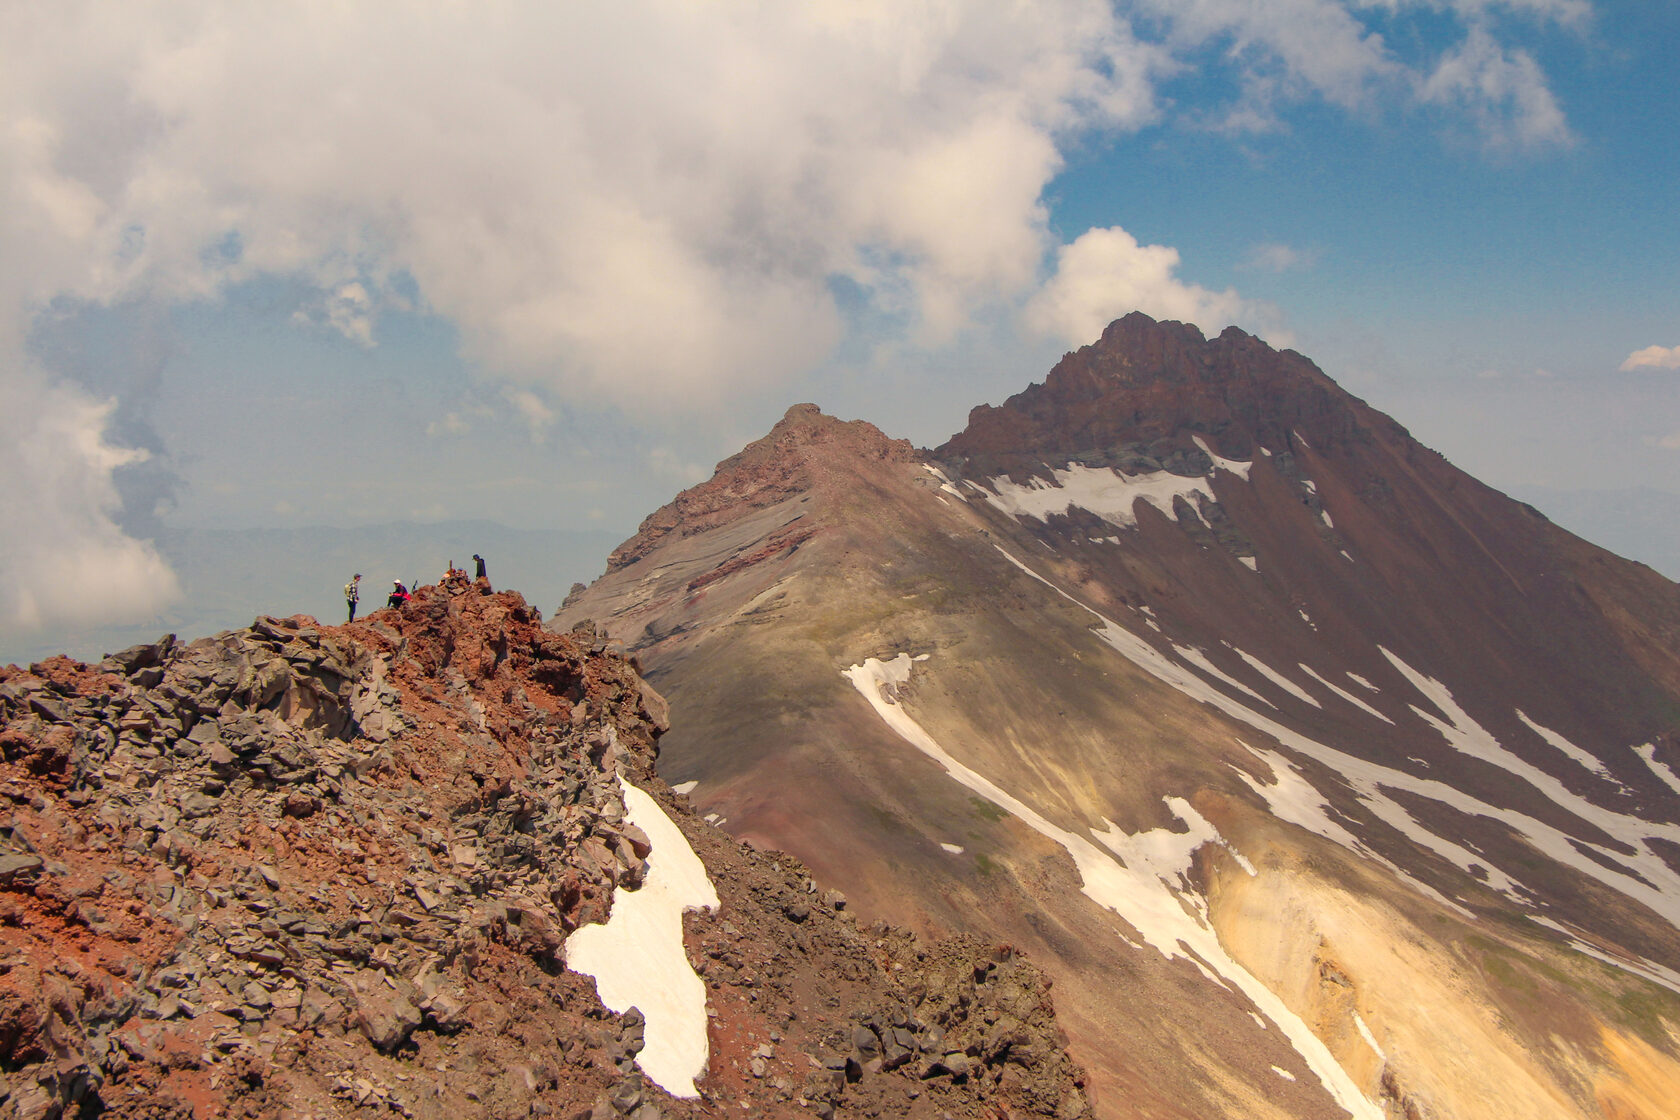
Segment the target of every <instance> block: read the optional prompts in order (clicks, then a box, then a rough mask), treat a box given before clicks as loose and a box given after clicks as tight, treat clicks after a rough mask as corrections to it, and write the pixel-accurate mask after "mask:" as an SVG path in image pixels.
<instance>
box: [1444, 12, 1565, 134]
mask: <svg viewBox="0 0 1680 1120" xmlns="http://www.w3.org/2000/svg"><path fill="white" fill-rule="evenodd" d="M1418 96H1419V97H1420V98H1421V99H1422V100H1424V101H1425V102H1430V103H1434V104H1441V105H1455V106H1458V107H1461V108H1463V109H1464V110H1465V111H1466V112H1468V113H1469V115H1470V118H1471V119H1472V120H1473V121H1474V122H1475V123H1476V125H1477V127H1478V129H1479V130H1480V131H1481V133H1482V137H1483V139H1484V140H1485V141H1487V142H1488V143H1490V144H1492V145H1493V146H1495V147H1509V148H1539V147H1546V146H1551V145H1560V144H1568V143H1571V142H1572V141H1573V140H1574V134H1573V133H1572V132H1571V131H1570V128H1569V123H1568V121H1566V120H1565V119H1564V115H1563V110H1562V109H1560V108H1559V107H1558V103H1557V99H1556V98H1554V97H1553V96H1552V91H1551V89H1550V88H1549V87H1548V85H1547V84H1546V76H1545V74H1544V73H1543V72H1542V71H1541V69H1540V66H1539V64H1538V63H1536V62H1535V61H1534V58H1533V56H1532V55H1530V54H1529V53H1528V52H1527V51H1523V50H1515V49H1508V48H1506V47H1504V46H1501V45H1500V44H1499V43H1498V42H1496V41H1495V40H1494V38H1493V36H1492V35H1491V34H1489V33H1488V31H1487V30H1486V28H1483V27H1480V26H1476V27H1472V28H1471V29H1470V33H1469V34H1468V35H1467V36H1466V37H1465V40H1464V42H1463V43H1462V44H1460V45H1459V47H1458V48H1457V49H1456V50H1453V51H1451V52H1449V53H1448V54H1447V55H1445V56H1444V57H1443V58H1442V59H1441V60H1440V62H1439V64H1438V65H1437V66H1436V67H1435V69H1434V70H1433V71H1432V72H1431V73H1430V74H1429V75H1428V77H1426V78H1424V79H1423V81H1422V83H1421V84H1420V86H1419V88H1418Z"/></svg>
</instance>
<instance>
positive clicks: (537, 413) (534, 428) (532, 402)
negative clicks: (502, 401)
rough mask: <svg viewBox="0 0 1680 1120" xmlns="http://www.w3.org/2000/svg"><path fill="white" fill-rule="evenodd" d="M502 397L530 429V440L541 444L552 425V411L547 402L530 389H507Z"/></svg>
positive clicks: (553, 417)
mask: <svg viewBox="0 0 1680 1120" xmlns="http://www.w3.org/2000/svg"><path fill="white" fill-rule="evenodd" d="M504 396H506V397H507V400H508V403H509V404H511V405H513V408H514V411H515V412H517V413H518V414H519V417H520V419H522V420H524V421H525V423H526V425H527V426H528V427H529V428H530V429H531V438H532V439H534V440H536V441H537V442H538V443H541V442H542V439H543V435H544V433H545V432H546V431H547V430H548V428H549V426H550V425H551V424H553V423H554V420H555V415H554V410H553V409H552V408H550V407H549V406H548V402H547V401H545V400H543V399H542V397H541V396H540V395H538V394H537V393H535V392H533V391H532V390H530V389H508V390H507V391H506V392H505V393H504Z"/></svg>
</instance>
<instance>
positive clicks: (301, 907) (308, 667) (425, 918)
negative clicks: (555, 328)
mask: <svg viewBox="0 0 1680 1120" xmlns="http://www.w3.org/2000/svg"><path fill="white" fill-rule="evenodd" d="M665 727H666V715H665V705H664V702H663V700H662V699H661V698H660V697H659V696H658V694H657V693H655V692H654V691H653V690H652V689H651V688H649V687H648V686H647V685H646V684H645V682H643V681H642V680H641V678H640V676H639V675H638V673H637V672H636V669H635V667H634V666H633V665H632V664H631V663H629V662H627V661H625V660H624V659H623V658H621V657H618V656H616V655H614V654H612V653H610V652H608V651H607V650H606V648H605V643H604V641H602V640H600V639H597V638H596V637H595V636H594V634H593V633H592V631H590V630H589V629H587V628H584V629H580V630H577V631H575V632H573V633H570V634H557V633H552V632H548V631H545V630H544V629H543V628H542V627H541V618H540V614H539V612H537V611H536V610H534V609H533V608H531V607H529V606H528V605H527V604H526V603H525V602H524V600H523V599H522V598H521V597H520V596H518V595H517V594H514V593H506V592H504V593H499V594H497V593H492V592H491V590H490V588H489V586H488V584H486V583H484V582H483V581H480V582H479V583H478V584H469V583H467V582H465V581H464V580H456V581H451V582H447V583H446V584H445V585H442V586H436V587H424V588H420V589H418V593H417V595H416V598H415V599H414V600H413V601H412V602H411V603H410V604H408V605H407V606H405V607H403V608H401V609H388V610H382V611H377V612H375V613H374V614H372V615H371V616H369V617H368V618H367V619H365V620H363V621H361V622H358V623H355V624H353V625H348V626H336V627H334V626H322V625H320V624H318V623H316V622H315V621H314V620H313V619H309V618H307V617H303V616H299V617H294V618H289V619H277V618H260V619H258V620H257V621H256V622H255V623H254V624H253V625H252V626H251V627H249V628H247V629H244V630H240V631H233V632H227V633H223V634H219V635H216V636H215V637H212V638H204V639H199V640H197V641H193V642H187V643H181V642H177V641H175V640H174V639H173V638H166V639H164V640H163V641H160V642H158V643H155V644H151V645H144V646H138V647H135V648H133V649H129V650H125V651H123V652H122V653H120V654H116V655H113V656H111V657H109V658H107V659H106V660H105V661H103V662H101V663H99V664H97V665H84V664H80V663H76V662H73V661H70V660H68V659H64V658H53V659H49V660H48V661H45V662H41V663H39V664H36V665H33V666H31V667H29V668H28V669H21V668H18V667H10V668H5V669H0V821H3V825H0V1117H13V1116H15V1117H27V1118H30V1120H36V1118H52V1117H59V1116H67V1115H79V1116H99V1115H108V1116H120V1117H160V1118H161V1117H189V1116H192V1117H209V1116H243V1117H267V1116H274V1117H293V1118H298V1120H302V1118H304V1117H327V1116H351V1115H368V1116H374V1115H386V1114H392V1113H394V1114H398V1115H402V1116H408V1117H445V1116H450V1117H455V1116H479V1115H482V1116H498V1117H503V1116H526V1115H529V1116H567V1117H591V1118H594V1120H606V1118H608V1117H616V1116H621V1115H630V1116H634V1117H637V1118H638V1120H652V1118H655V1117H660V1116H670V1117H688V1116H703V1115H707V1116H717V1115H749V1114H751V1115H788V1114H794V1113H807V1114H815V1115H820V1116H832V1115H840V1116H847V1115H871V1116H874V1115H882V1114H890V1115H905V1116H928V1117H934V1116H943V1115H949V1116H953V1117H968V1116H974V1117H978V1116H988V1117H989V1116H1005V1115H1009V1116H1023V1117H1024V1116H1057V1117H1063V1118H1068V1120H1071V1118H1074V1117H1079V1116H1083V1115H1086V1114H1087V1107H1086V1105H1085V1103H1084V1099H1083V1096H1082V1094H1081V1092H1080V1088H1079V1074H1078V1071H1077V1069H1076V1068H1074V1067H1073V1066H1072V1064H1071V1063H1070V1061H1069V1059H1068V1058H1067V1056H1066V1053H1065V1052H1064V1051H1063V1049H1062V1048H1061V1044H1060V1041H1059V1032H1058V1028H1057V1026H1056V1023H1055V1020H1054V1017H1053V1011H1052V1007H1051V1003H1050V999H1049V996H1048V983H1047V982H1046V981H1045V980H1044V979H1043V978H1042V977H1041V976H1040V975H1039V974H1038V972H1037V971H1036V969H1034V968H1033V967H1032V966H1031V965H1030V964H1028V963H1027V962H1026V961H1025V960H1023V959H1022V958H1020V957H1019V956H1018V955H1017V954H1016V953H1015V952H1014V951H1013V950H1011V949H1010V948H1008V947H1007V946H998V945H994V944H990V943H986V942H982V941H979V940H976V939H972V938H969V939H955V940H951V941H947V942H940V943H924V942H918V941H916V940H915V939H914V938H912V937H911V936H910V935H909V934H908V933H907V932H906V931H903V930H897V929H894V928H892V927H890V926H886V925H876V926H873V927H870V928H865V929H860V928H859V927H858V925H857V924H856V922H855V920H854V919H853V918H852V915H851V913H850V911H849V910H848V909H847V908H846V906H845V900H844V898H843V897H841V896H840V895H838V893H837V892H831V891H824V890H822V889H821V888H820V887H819V886H818V885H817V884H816V883H815V882H813V881H812V880H811V878H810V877H809V875H808V874H807V873H806V871H805V869H804V867H803V865H801V864H800V863H799V862H798V861H796V860H794V859H793V858H792V857H789V856H786V855H782V854H780V853H775V852H769V851H756V850H754V849H752V848H751V847H750V846H745V845H741V844H737V843H736V842H734V841H732V840H730V839H728V838H727V837H725V836H724V835H723V834H721V833H719V832H717V831H716V830H715V829H712V828H711V827H710V826H708V825H706V824H705V823H704V822H701V821H699V820H698V819H697V818H696V817H695V816H694V814H693V813H692V812H690V811H689V810H688V809H687V808H686V799H685V798H683V797H682V796H681V795H678V794H675V793H673V792H672V791H671V790H670V789H669V788H668V787H666V786H665V785H664V783H663V782H661V781H660V780H659V779H658V778H657V777H656V776H655V775H654V772H653V766H654V761H655V758H656V754H657V741H658V738H659V736H660V734H661V733H662V732H663V731H664V730H665ZM621 779H622V780H627V781H630V782H632V783H634V784H636V785H637V786H639V787H641V788H642V789H644V790H645V791H647V792H649V793H650V794H651V795H652V796H654V797H655V799H656V800H657V801H658V802H659V804H660V805H661V806H662V808H663V809H664V811H665V812H666V813H667V814H668V815H670V816H671V817H672V818H673V820H675V821H676V822H677V824H678V825H679V827H680V828H681V829H682V831H683V833H684V835H685V836H686V837H687V839H688V841H689V843H690V845H691V846H692V847H693V848H694V849H695V851H696V852H697V854H699V855H700V857H701V859H702V860H703V861H704V863H705V864H706V866H707V867H708V869H709V873H710V875H711V877H712V879H713V881H714V883H715V885H716V887H717V891H718V894H719V897H720V900H721V903H722V904H721V907H720V908H719V910H718V911H716V912H706V913H694V914H690V915H689V916H688V918H687V922H688V927H687V928H688V934H687V941H688V954H689V957H690V960H691V962H692V963H693V965H694V966H695V968H696V970H697V971H698V972H699V973H700V975H702V976H703V977H704V978H705V981H706V985H707V989H708V1014H709V1016H710V1017H711V1018H710V1022H711V1028H710V1036H711V1037H710V1042H711V1060H710V1065H709V1067H708V1070H707V1072H706V1074H705V1075H704V1076H703V1077H702V1078H701V1080H700V1082H699V1085H700V1092H701V1096H700V1097H699V1098H698V1099H677V1098H673V1097H671V1096H670V1095H669V1094H667V1093H665V1092H664V1091H663V1090H662V1089H660V1088H659V1087H658V1086H657V1085H655V1084H653V1083H652V1082H650V1081H649V1080H648V1079H647V1078H645V1077H644V1076H643V1075H642V1073H641V1072H640V1070H639V1068H638V1066H637V1064H636V1055H637V1054H638V1053H639V1052H640V1050H641V1049H642V1046H643V1034H644V1023H645V1020H644V1018H643V1016H642V1014H641V1012H640V1011H638V1010H637V1009H634V1008H629V1009H625V1010H624V1011H623V1013H622V1014H620V1013H615V1012H613V1011H609V1010H608V1009H607V1008H605V1007H604V1006H602V1004H601V1003H600V1001H599V999H598V998H597V996H596V993H595V988H594V983H593V981H591V980H590V979H589V978H588V977H585V976H581V975H579V974H577V973H574V972H571V971H568V970H567V969H566V967H565V945H566V939H567V936H568V934H569V933H570V932H572V931H573V930H575V929H577V928H578V927H580V926H582V925H584V924H587V923H590V922H595V921H600V920H603V919H604V918H606V917H607V916H608V914H609V913H610V910H611V908H612V903H613V898H614V894H615V891H619V890H633V889H635V888H636V887H637V886H638V885H639V884H640V883H641V882H642V880H643V877H644V875H645V872H646V869H647V866H648V861H649V860H650V859H651V860H655V861H657V860H658V858H659V854H658V853H657V852H655V851H652V850H651V849H650V845H649V841H648V838H647V836H646V835H645V834H644V833H642V832H641V830H640V829H638V828H636V827H635V826H634V825H632V824H630V823H629V822H628V821H627V820H626V814H625V807H624V802H623V799H622V796H621V794H620V792H619V790H620V788H621V787H620V785H619V783H620V780H621Z"/></svg>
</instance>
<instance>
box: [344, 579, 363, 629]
mask: <svg viewBox="0 0 1680 1120" xmlns="http://www.w3.org/2000/svg"><path fill="white" fill-rule="evenodd" d="M361 583H362V573H361V572H357V573H356V575H355V578H353V579H352V580H351V581H350V582H349V583H347V584H345V585H344V605H345V606H346V607H348V608H349V609H350V617H349V618H346V619H345V620H344V621H345V622H354V621H356V604H357V603H359V602H361V601H362V588H361Z"/></svg>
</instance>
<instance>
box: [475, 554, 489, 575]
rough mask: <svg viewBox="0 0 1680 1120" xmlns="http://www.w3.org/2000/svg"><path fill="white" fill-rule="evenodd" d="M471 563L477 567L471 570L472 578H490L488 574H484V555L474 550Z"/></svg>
mask: <svg viewBox="0 0 1680 1120" xmlns="http://www.w3.org/2000/svg"><path fill="white" fill-rule="evenodd" d="M473 565H474V567H476V568H477V569H478V570H477V571H475V572H473V578H474V579H489V578H490V577H489V576H487V575H485V574H484V557H482V556H480V555H479V554H478V553H476V552H475V553H473Z"/></svg>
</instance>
